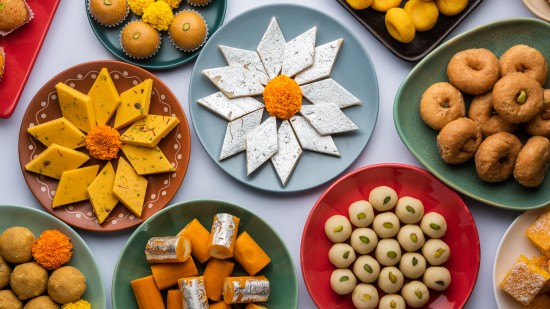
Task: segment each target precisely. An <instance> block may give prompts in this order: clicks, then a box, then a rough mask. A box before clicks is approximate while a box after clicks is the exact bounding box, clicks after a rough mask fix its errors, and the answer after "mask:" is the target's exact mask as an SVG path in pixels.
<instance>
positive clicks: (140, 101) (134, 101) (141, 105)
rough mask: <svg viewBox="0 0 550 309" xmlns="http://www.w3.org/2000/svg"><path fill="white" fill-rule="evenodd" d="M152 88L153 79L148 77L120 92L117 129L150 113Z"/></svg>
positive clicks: (116, 121) (116, 120) (116, 117)
mask: <svg viewBox="0 0 550 309" xmlns="http://www.w3.org/2000/svg"><path fill="white" fill-rule="evenodd" d="M152 90H153V80H151V79H149V78H148V79H146V80H144V81H143V82H142V83H140V84H137V85H136V86H134V87H132V88H130V89H128V90H126V91H124V92H123V93H121V94H120V106H119V107H118V109H117V112H116V116H115V124H114V128H115V129H120V128H124V127H126V126H128V125H130V124H131V123H133V122H134V121H136V120H139V119H142V118H144V117H145V116H147V115H148V114H149V104H150V103H151V92H152Z"/></svg>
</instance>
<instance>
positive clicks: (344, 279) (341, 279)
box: [340, 276, 349, 282]
mask: <svg viewBox="0 0 550 309" xmlns="http://www.w3.org/2000/svg"><path fill="white" fill-rule="evenodd" d="M348 280H349V277H348V276H342V277H340V282H344V281H348Z"/></svg>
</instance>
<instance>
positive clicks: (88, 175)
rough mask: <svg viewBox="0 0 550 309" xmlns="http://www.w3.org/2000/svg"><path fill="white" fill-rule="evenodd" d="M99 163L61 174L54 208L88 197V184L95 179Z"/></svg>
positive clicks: (54, 199)
mask: <svg viewBox="0 0 550 309" xmlns="http://www.w3.org/2000/svg"><path fill="white" fill-rule="evenodd" d="M97 171H99V165H92V166H86V167H82V168H77V169H74V170H70V171H65V172H63V174H61V179H60V180H59V184H58V185H57V189H56V190H55V195H54V197H53V202H52V208H56V207H58V206H61V205H66V204H70V203H76V202H80V201H84V200H87V199H88V191H87V189H88V186H90V184H91V183H92V181H94V179H95V177H96V175H97Z"/></svg>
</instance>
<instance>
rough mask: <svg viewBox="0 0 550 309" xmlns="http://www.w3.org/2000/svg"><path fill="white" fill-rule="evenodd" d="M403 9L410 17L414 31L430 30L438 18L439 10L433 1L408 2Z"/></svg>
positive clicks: (411, 0)
mask: <svg viewBox="0 0 550 309" xmlns="http://www.w3.org/2000/svg"><path fill="white" fill-rule="evenodd" d="M403 8H404V9H405V11H407V13H409V15H410V16H411V19H412V21H413V23H414V27H415V28H416V31H427V30H430V29H432V28H433V27H434V26H435V23H436V22H437V17H438V16H439V10H438V9H437V5H436V4H435V2H434V1H423V0H409V1H407V3H405V6H404V7H403Z"/></svg>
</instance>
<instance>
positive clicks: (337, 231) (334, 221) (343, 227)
mask: <svg viewBox="0 0 550 309" xmlns="http://www.w3.org/2000/svg"><path fill="white" fill-rule="evenodd" d="M325 234H327V237H328V239H330V241H332V242H344V241H346V240H347V239H348V238H349V236H350V235H351V223H350V222H349V220H348V218H346V217H345V216H342V215H334V216H332V217H330V218H328V220H327V221H326V222H325Z"/></svg>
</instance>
